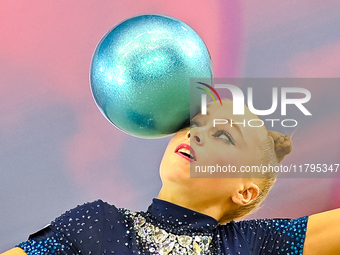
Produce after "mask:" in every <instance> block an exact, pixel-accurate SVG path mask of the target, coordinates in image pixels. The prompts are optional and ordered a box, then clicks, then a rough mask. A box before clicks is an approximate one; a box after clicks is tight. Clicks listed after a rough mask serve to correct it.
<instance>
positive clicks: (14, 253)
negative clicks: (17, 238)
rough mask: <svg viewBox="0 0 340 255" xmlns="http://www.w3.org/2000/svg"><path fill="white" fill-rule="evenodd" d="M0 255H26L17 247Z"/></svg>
mask: <svg viewBox="0 0 340 255" xmlns="http://www.w3.org/2000/svg"><path fill="white" fill-rule="evenodd" d="M1 255H26V253H25V252H24V251H23V250H22V249H21V248H19V247H16V248H14V249H11V250H9V251H6V252H4V253H1Z"/></svg>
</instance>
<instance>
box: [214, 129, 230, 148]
mask: <svg viewBox="0 0 340 255" xmlns="http://www.w3.org/2000/svg"><path fill="white" fill-rule="evenodd" d="M220 135H225V136H226V137H228V139H223V140H224V141H225V142H226V143H228V144H232V145H235V141H234V139H233V138H232V136H231V135H230V134H229V133H228V132H226V131H225V130H224V129H218V130H217V131H216V132H215V133H214V134H213V137H220Z"/></svg>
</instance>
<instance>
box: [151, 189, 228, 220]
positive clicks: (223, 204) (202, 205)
mask: <svg viewBox="0 0 340 255" xmlns="http://www.w3.org/2000/svg"><path fill="white" fill-rule="evenodd" d="M157 198H158V199H161V200H164V201H167V202H170V203H173V204H176V205H179V206H182V207H185V208H188V209H190V210H193V211H196V212H199V213H202V214H205V215H208V216H210V217H213V218H214V219H216V220H217V221H218V222H219V223H220V224H224V223H227V222H230V221H232V220H233V218H232V217H230V216H228V212H230V211H232V210H233V209H234V208H233V204H232V201H231V199H230V198H222V199H221V198H212V197H211V196H209V197H208V196H205V195H202V194H201V195H200V194H192V193H190V192H189V193H186V192H185V191H180V192H178V191H177V192H176V191H175V192H174V190H171V192H170V191H168V190H167V189H166V188H164V186H163V187H162V189H161V191H160V192H159V195H158V197H157Z"/></svg>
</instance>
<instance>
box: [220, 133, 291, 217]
mask: <svg viewBox="0 0 340 255" xmlns="http://www.w3.org/2000/svg"><path fill="white" fill-rule="evenodd" d="M292 148H293V146H292V140H291V137H290V136H289V135H283V134H281V133H280V132H276V131H271V130H270V131H268V134H267V136H266V137H265V138H264V140H263V141H262V143H261V145H260V150H261V151H262V152H263V157H262V159H261V162H262V164H265V165H269V164H270V165H271V166H277V165H278V164H279V163H280V162H281V161H282V160H283V159H284V157H285V156H286V155H287V154H289V153H290V152H291V151H292ZM275 181H276V174H275V173H274V174H273V173H267V174H266V175H264V176H263V178H261V179H260V178H259V183H258V186H259V189H260V192H259V194H258V196H257V198H256V199H255V200H254V201H253V202H252V203H250V204H248V205H245V206H240V207H239V208H238V209H236V210H233V211H232V212H229V213H228V215H225V217H228V218H232V219H237V218H241V217H244V216H246V215H247V214H249V213H251V212H252V211H254V210H255V209H257V208H258V206H259V205H260V204H261V203H262V201H263V200H264V199H265V198H266V196H267V195H268V192H269V191H270V189H271V188H272V187H273V185H274V183H275Z"/></svg>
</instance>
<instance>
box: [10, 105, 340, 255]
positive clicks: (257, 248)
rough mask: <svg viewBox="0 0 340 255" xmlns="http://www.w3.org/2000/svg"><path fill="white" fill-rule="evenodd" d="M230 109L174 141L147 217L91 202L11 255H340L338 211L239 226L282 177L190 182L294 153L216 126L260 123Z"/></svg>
mask: <svg viewBox="0 0 340 255" xmlns="http://www.w3.org/2000/svg"><path fill="white" fill-rule="evenodd" d="M231 105H232V103H231V101H224V103H223V106H219V105H212V104H210V105H209V107H208V114H207V115H204V116H203V115H197V116H195V117H194V118H193V120H192V122H191V127H190V128H186V129H183V130H180V131H179V132H177V133H176V134H175V135H174V137H173V138H172V140H171V141H170V143H169V145H168V147H167V149H166V151H165V153H164V157H163V160H162V162H161V166H160V175H161V178H162V182H163V187H162V189H161V191H160V193H159V196H158V198H157V199H154V200H153V203H152V205H150V207H149V208H148V210H147V211H146V212H131V211H129V210H127V209H117V208H116V207H115V206H113V205H109V204H107V203H105V202H102V201H101V200H99V201H95V202H92V203H88V204H84V205H82V206H78V207H76V208H75V209H72V210H70V211H68V212H66V213H65V214H63V215H61V216H60V217H59V218H57V219H56V220H55V221H53V222H52V223H51V224H50V225H49V226H47V227H46V228H44V229H42V230H40V231H39V232H37V233H35V234H33V235H31V236H30V238H29V240H28V241H25V242H23V243H21V244H19V245H18V247H16V248H14V249H12V250H10V251H8V252H6V253H5V254H6V255H11V254H25V253H26V254H29V255H31V254H54V253H55V254H224V255H234V254H236V255H237V254H243V255H246V254H303V255H313V254H340V242H338V237H339V236H340V223H339V218H340V211H339V210H334V211H329V212H325V213H322V214H316V215H312V216H310V217H307V216H306V217H302V218H299V219H264V220H248V221H234V220H235V219H238V218H240V217H243V216H245V215H247V214H249V213H250V212H251V211H252V210H254V209H255V208H256V207H257V206H258V205H259V204H260V203H261V201H262V200H263V199H264V198H265V197H266V195H267V193H268V191H269V190H270V188H271V186H272V185H273V183H274V181H275V179H273V178H264V177H266V176H262V178H258V177H259V176H251V177H239V178H190V165H191V166H196V165H200V166H202V165H216V164H218V165H220V166H223V165H232V166H236V167H237V168H240V167H241V166H247V165H248V166H251V165H260V164H271V165H275V164H278V163H279V162H280V161H281V160H282V159H283V157H284V156H285V155H286V154H287V153H289V152H290V151H291V147H292V145H291V141H290V138H289V137H288V136H283V135H281V134H279V133H277V132H272V131H268V130H267V129H266V128H265V127H261V128H253V127H249V126H242V125H238V126H233V127H230V126H227V125H225V126H224V127H223V128H221V127H217V126H215V127H214V125H213V119H217V118H218V119H221V118H223V119H233V120H234V121H235V122H241V121H243V119H246V120H249V119H254V118H257V116H254V115H253V114H252V113H251V112H250V111H247V113H246V114H245V115H244V116H233V115H232V112H231V109H232V107H231ZM226 177H228V175H227V176H226ZM260 177H261V176H260ZM278 199H279V198H278Z"/></svg>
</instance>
